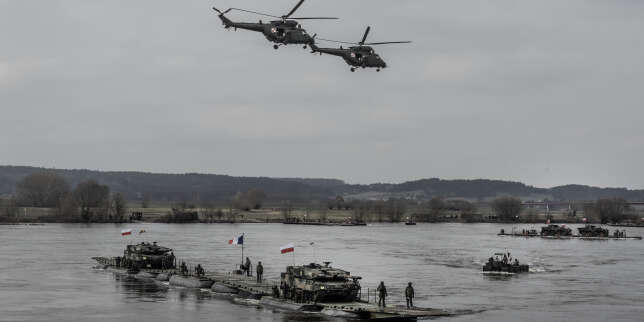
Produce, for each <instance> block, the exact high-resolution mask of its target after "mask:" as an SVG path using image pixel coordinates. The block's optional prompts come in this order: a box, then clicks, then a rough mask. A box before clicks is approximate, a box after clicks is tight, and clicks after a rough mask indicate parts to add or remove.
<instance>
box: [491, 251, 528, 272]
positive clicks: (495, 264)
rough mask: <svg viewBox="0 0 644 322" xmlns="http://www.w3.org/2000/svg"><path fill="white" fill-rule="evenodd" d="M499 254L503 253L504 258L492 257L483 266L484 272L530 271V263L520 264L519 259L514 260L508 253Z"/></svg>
mask: <svg viewBox="0 0 644 322" xmlns="http://www.w3.org/2000/svg"><path fill="white" fill-rule="evenodd" d="M496 255H497V256H499V255H503V259H502V260H500V259H498V258H496V259H495V258H493V257H490V259H488V261H487V263H485V265H484V266H483V272H486V273H513V274H516V273H525V272H529V270H530V266H529V265H521V264H519V260H518V259H515V260H514V261H513V260H512V259H510V258H509V256H508V255H509V253H508V254H499V253H497V254H496Z"/></svg>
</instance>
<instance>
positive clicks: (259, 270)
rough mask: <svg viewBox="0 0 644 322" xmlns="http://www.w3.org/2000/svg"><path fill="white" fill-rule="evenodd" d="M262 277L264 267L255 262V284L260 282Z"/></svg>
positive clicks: (260, 263)
mask: <svg viewBox="0 0 644 322" xmlns="http://www.w3.org/2000/svg"><path fill="white" fill-rule="evenodd" d="M262 275H264V266H262V262H257V283H261V282H262Z"/></svg>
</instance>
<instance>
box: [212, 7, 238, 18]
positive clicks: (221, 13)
mask: <svg viewBox="0 0 644 322" xmlns="http://www.w3.org/2000/svg"><path fill="white" fill-rule="evenodd" d="M212 10H215V11H217V12H218V13H219V15H220V16H223V15H225V14H227V13H229V12H230V11H231V10H233V8H228V9H227V10H225V11H221V10H219V9H217V8H215V7H212Z"/></svg>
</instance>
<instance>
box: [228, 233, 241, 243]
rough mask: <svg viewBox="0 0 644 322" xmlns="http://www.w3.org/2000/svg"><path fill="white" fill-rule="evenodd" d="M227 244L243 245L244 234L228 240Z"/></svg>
mask: <svg viewBox="0 0 644 322" xmlns="http://www.w3.org/2000/svg"><path fill="white" fill-rule="evenodd" d="M228 244H229V245H243V244H244V235H241V236H239V237H235V238H233V239H231V240H229V241H228Z"/></svg>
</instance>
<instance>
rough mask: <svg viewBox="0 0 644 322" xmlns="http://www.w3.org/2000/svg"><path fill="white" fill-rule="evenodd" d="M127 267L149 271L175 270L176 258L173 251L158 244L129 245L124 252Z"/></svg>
mask: <svg viewBox="0 0 644 322" xmlns="http://www.w3.org/2000/svg"><path fill="white" fill-rule="evenodd" d="M123 259H124V262H125V267H128V268H129V267H134V268H147V269H172V268H175V258H174V253H173V252H172V249H170V248H167V247H163V246H158V245H157V243H156V242H154V243H152V244H150V243H140V244H138V245H128V246H127V248H126V249H125V251H124V252H123Z"/></svg>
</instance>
